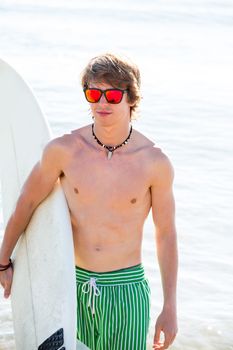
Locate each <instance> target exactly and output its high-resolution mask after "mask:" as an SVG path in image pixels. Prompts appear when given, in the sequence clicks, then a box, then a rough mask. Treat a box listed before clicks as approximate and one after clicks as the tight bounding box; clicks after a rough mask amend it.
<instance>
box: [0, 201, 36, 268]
mask: <svg viewBox="0 0 233 350" xmlns="http://www.w3.org/2000/svg"><path fill="white" fill-rule="evenodd" d="M33 211H34V207H33V205H32V204H31V203H29V202H27V201H25V200H24V199H23V198H22V197H20V198H19V199H18V202H17V205H16V208H15V210H14V212H13V214H12V215H11V217H10V219H9V221H8V223H7V225H6V229H5V234H4V237H3V241H2V245H1V249H0V264H3V265H4V264H7V263H8V262H9V258H10V256H11V254H12V251H13V249H14V247H15V245H16V243H17V241H18V239H19V237H20V236H21V234H22V233H23V232H24V231H25V229H26V227H27V225H28V223H29V221H30V218H31V216H32V214H33Z"/></svg>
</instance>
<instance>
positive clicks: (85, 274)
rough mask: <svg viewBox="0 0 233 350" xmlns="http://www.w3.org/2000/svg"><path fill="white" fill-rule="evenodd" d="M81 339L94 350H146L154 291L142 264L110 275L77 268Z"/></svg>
mask: <svg viewBox="0 0 233 350" xmlns="http://www.w3.org/2000/svg"><path fill="white" fill-rule="evenodd" d="M76 283H77V339H79V340H80V341H81V342H83V343H84V344H85V345H87V346H88V347H89V348H90V349H91V350H144V349H145V350H146V338H147V333H148V329H149V321H150V294H151V293H150V287H149V283H148V280H147V278H145V272H144V268H143V265H142V264H138V265H136V266H132V267H129V268H125V269H121V270H115V271H110V272H100V273H99V272H91V271H88V270H85V269H82V268H79V267H77V266H76Z"/></svg>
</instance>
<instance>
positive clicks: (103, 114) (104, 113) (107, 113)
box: [96, 111, 112, 116]
mask: <svg viewBox="0 0 233 350" xmlns="http://www.w3.org/2000/svg"><path fill="white" fill-rule="evenodd" d="M96 113H97V114H100V115H102V116H106V115H109V114H111V113H112V112H107V111H96Z"/></svg>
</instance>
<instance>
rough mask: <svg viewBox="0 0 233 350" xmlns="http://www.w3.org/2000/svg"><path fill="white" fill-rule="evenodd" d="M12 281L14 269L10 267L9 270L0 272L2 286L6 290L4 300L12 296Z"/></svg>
mask: <svg viewBox="0 0 233 350" xmlns="http://www.w3.org/2000/svg"><path fill="white" fill-rule="evenodd" d="M12 279H13V269H12V267H9V269H7V270H5V271H0V284H1V285H2V287H3V288H4V298H8V297H9V296H10V294H11V285H12Z"/></svg>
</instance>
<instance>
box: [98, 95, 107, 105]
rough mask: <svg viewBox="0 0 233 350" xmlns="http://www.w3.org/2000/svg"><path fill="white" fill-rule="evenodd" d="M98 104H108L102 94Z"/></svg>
mask: <svg viewBox="0 0 233 350" xmlns="http://www.w3.org/2000/svg"><path fill="white" fill-rule="evenodd" d="M99 103H101V104H102V103H108V101H107V100H106V98H105V96H104V94H102V96H101V97H100V100H99Z"/></svg>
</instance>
